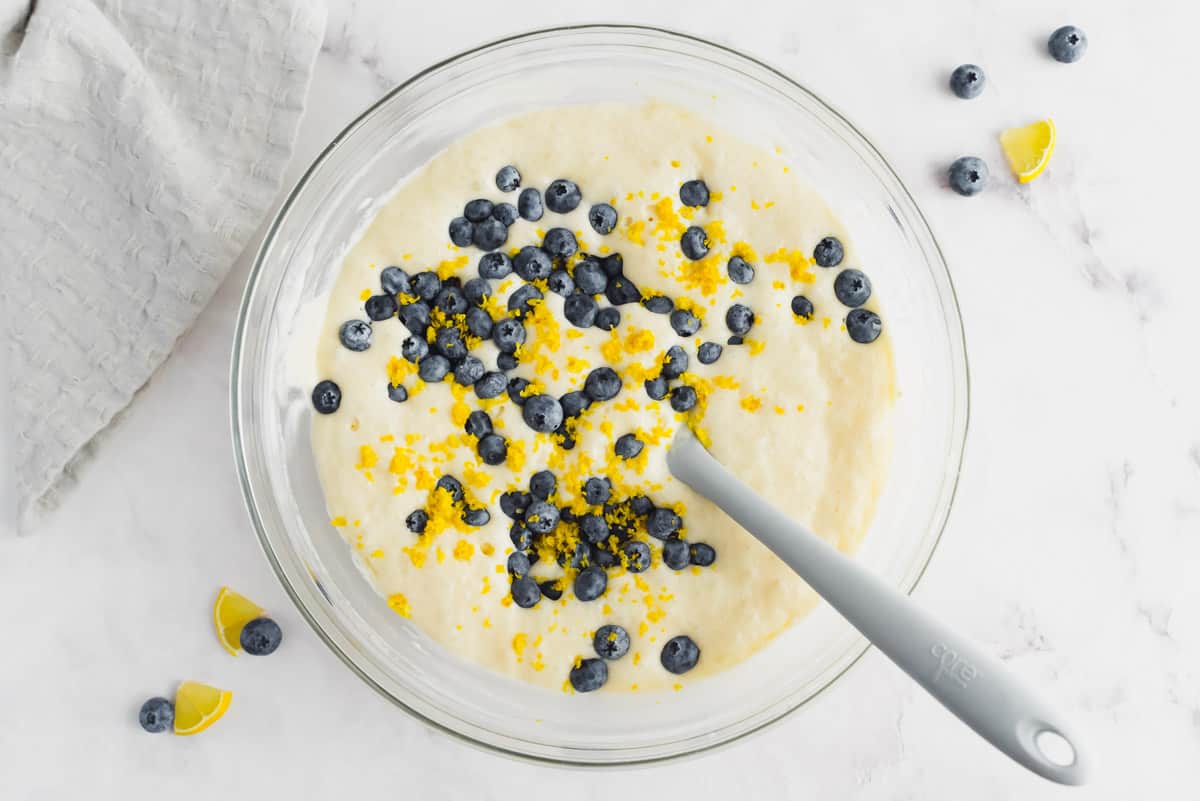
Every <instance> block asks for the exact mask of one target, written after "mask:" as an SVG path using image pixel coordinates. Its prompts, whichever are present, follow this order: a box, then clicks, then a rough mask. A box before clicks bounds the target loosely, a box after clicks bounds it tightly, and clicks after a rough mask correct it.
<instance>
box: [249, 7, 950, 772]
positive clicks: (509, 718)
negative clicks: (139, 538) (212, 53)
mask: <svg viewBox="0 0 1200 801" xmlns="http://www.w3.org/2000/svg"><path fill="white" fill-rule="evenodd" d="M647 99H657V100H663V101H667V102H671V103H675V104H678V105H682V106H685V107H689V108H692V109H694V110H696V111H698V112H700V113H701V114H703V115H705V116H707V117H709V118H711V119H713V120H714V122H716V124H718V125H719V126H720V127H722V128H724V129H726V130H730V131H731V132H732V133H735V134H737V135H739V136H741V137H742V138H744V139H747V140H750V141H753V142H759V143H762V144H771V145H782V146H783V148H784V151H785V152H786V154H787V156H788V158H789V162H790V163H791V164H792V165H793V169H794V170H795V171H796V172H797V174H798V176H799V177H800V178H801V179H802V180H805V181H807V182H808V183H809V184H811V185H812V186H814V187H815V188H816V190H817V191H818V192H819V193H820V194H821V195H822V196H823V197H824V198H825V199H826V201H827V202H828V203H829V205H830V206H831V207H832V209H833V210H834V213H835V214H836V215H837V216H838V217H840V219H841V220H842V222H843V223H844V224H845V225H846V227H847V230H849V231H850V232H851V234H852V236H853V237H854V241H855V246H856V249H857V251H858V252H859V253H860V254H861V255H862V261H863V263H865V264H867V265H869V267H870V271H871V279H872V281H873V282H874V284H875V286H876V288H877V291H878V292H879V294H880V297H881V298H883V299H884V300H885V303H886V310H887V314H886V320H887V325H888V330H889V332H890V334H891V337H892V339H893V343H894V347H895V358H896V370H897V376H898V387H899V391H900V396H899V398H898V400H897V405H896V442H895V448H894V454H895V456H894V459H893V465H892V470H891V477H890V479H889V482H888V485H887V488H886V489H885V491H884V495H883V497H882V499H881V502H880V505H879V508H878V512H877V514H876V518H875V522H874V524H873V526H872V528H871V530H870V532H869V533H868V535H867V537H866V540H865V542H864V544H863V546H862V548H861V550H860V551H859V553H858V555H857V558H858V559H859V560H861V561H862V562H863V563H865V564H866V565H867V566H868V567H870V568H871V569H872V570H874V571H875V572H877V573H878V574H880V575H883V576H886V577H887V579H888V580H889V581H891V582H893V583H894V584H895V585H896V586H898V587H900V588H901V589H903V590H905V591H909V590H911V589H912V588H913V586H914V585H915V584H916V582H917V580H918V579H919V578H920V576H921V573H922V571H923V570H924V569H925V566H926V564H927V563H928V560H929V558H930V555H931V554H932V552H933V549H934V547H935V545H936V543H937V540H938V537H939V536H940V534H941V531H942V527H943V525H944V524H945V522H946V517H947V514H948V513H949V510H950V504H951V500H952V497H953V495H954V487H955V483H956V481H957V477H958V471H959V464H960V460H961V456H962V449H963V440H964V436H965V433H966V426H967V365H966V357H965V351H964V344H963V333H962V326H961V323H960V320H959V313H958V306H957V304H956V302H955V298H954V291H953V288H952V286H951V283H950V276H949V274H948V272H947V269H946V264H945V262H944V261H943V258H942V254H941V253H940V252H939V250H938V247H937V244H936V243H935V241H934V238H933V234H932V233H931V232H930V230H929V226H928V224H927V223H926V221H925V219H924V218H923V217H922V215H921V212H920V211H919V210H918V209H917V206H916V204H915V203H914V202H913V199H912V197H911V195H910V194H909V193H908V191H907V190H906V189H905V187H904V185H903V184H902V183H901V182H900V179H899V178H898V177H897V176H896V174H895V172H894V171H893V170H892V168H891V167H890V166H888V163H887V162H886V161H885V160H884V158H883V157H882V156H881V155H880V154H879V152H878V151H877V150H876V149H875V148H874V147H873V146H872V145H871V144H870V143H869V142H868V141H867V140H866V139H865V138H864V137H863V136H862V134H860V133H859V132H858V131H857V130H855V128H854V127H853V126H852V125H850V123H849V122H847V121H846V120H845V119H844V118H843V117H842V116H841V115H840V114H838V113H837V112H836V111H834V110H833V109H832V108H830V107H829V106H828V105H827V104H826V103H824V102H823V101H821V100H820V99H819V98H817V97H816V96H814V95H813V94H812V93H811V92H809V91H807V90H806V89H804V88H803V87H802V86H800V85H799V84H797V83H796V82H794V81H792V80H791V79H789V78H788V77H787V76H785V75H783V74H781V73H779V72H778V71H776V70H774V69H772V68H770V67H768V66H766V65H764V64H762V63H760V62H758V61H755V60H753V59H750V58H747V57H746V56H743V55H741V54H739V53H736V52H734V51H732V50H729V49H728V48H724V47H720V46H718V45H714V44H711V43H708V42H705V41H701V40H699V39H695V38H692V37H689V36H684V35H681V34H677V33H671V32H668V31H662V30H654V29H648V28H638V27H622V26H585V27H570V28H557V29H554V30H545V31H538V32H534V33H529V34H525V35H522V36H516V37H513V38H510V39H505V40H503V41H499V42H496V43H494V44H489V45H486V46H483V47H480V48H477V49H474V50H471V51H468V52H466V53H463V54H462V55H459V56H456V57H455V58H452V59H450V60H449V61H445V62H443V63H441V64H437V65H435V66H433V67H431V68H429V69H427V70H425V71H424V72H422V73H421V74H419V75H417V76H416V77H414V78H412V79H411V80H409V81H408V82H406V83H405V84H403V85H402V86H400V87H398V88H396V89H395V90H393V91H392V92H390V93H389V94H388V95H387V96H386V97H384V98H383V99H382V100H380V101H379V102H378V103H376V104H375V105H374V106H373V107H371V108H370V109H368V110H367V111H366V113H364V114H363V115H362V116H361V117H359V118H358V119H357V120H355V121H354V122H353V123H352V124H351V125H350V126H349V127H348V128H346V130H345V131H343V132H342V133H341V134H340V135H339V136H338V137H337V139H335V140H334V141H333V142H332V143H331V144H330V145H329V147H328V148H326V150H325V152H323V153H322V154H321V155H320V157H319V158H318V159H317V160H316V162H315V163H314V164H313V165H312V167H310V168H309V170H308V172H307V173H305V175H304V177H303V178H302V179H301V180H300V182H299V184H297V186H296V188H295V189H294V190H292V192H291V194H290V195H289V196H288V198H287V202H286V203H284V205H283V208H282V209H280V211H279V214H278V216H277V217H276V218H275V220H274V222H273V224H272V225H271V228H270V231H269V232H268V234H267V237H266V239H265V240H264V242H263V245H262V248H261V250H260V251H259V253H258V257H257V259H256V261H255V264H254V268H253V271H252V272H251V274H250V279H249V282H248V285H247V287H246V293H245V297H244V300H243V303H242V309H241V314H240V317H239V319H238V326H237V336H236V340H235V343H234V357H233V381H232V403H233V436H234V440H235V451H236V454H237V462H238V470H239V471H240V474H241V481H242V487H243V490H244V493H245V498H246V504H247V506H248V508H249V511H250V517H251V519H252V521H253V524H254V527H255V530H256V531H257V532H258V536H259V539H260V540H261V542H262V546H263V549H264V550H265V552H266V555H267V558H268V559H269V560H270V562H271V565H272V566H273V567H274V568H275V572H276V573H277V574H278V575H279V579H280V581H282V582H283V585H284V587H285V589H286V590H287V592H288V594H289V595H291V597H292V600H293V601H295V603H296V606H297V607H298V608H299V609H300V611H301V613H302V614H303V615H304V617H305V618H306V619H307V620H308V622H309V623H310V624H311V625H312V627H313V629H314V630H315V631H316V632H317V634H318V635H319V636H320V637H321V638H322V639H323V640H324V641H325V642H326V644H328V645H329V647H330V648H331V649H332V650H333V651H334V653H336V654H337V655H338V656H339V657H340V658H341V659H342V661H343V662H345V664H346V666H347V667H348V668H350V669H351V670H353V671H354V672H355V673H357V674H358V675H359V676H361V677H362V679H363V680H364V681H366V682H367V683H368V684H370V685H371V686H372V687H374V688H375V689H376V690H377V691H378V692H379V694H380V695H382V696H383V697H384V698H387V699H388V700H390V701H392V702H393V703H395V704H396V705H397V706H399V707H401V708H402V709H404V710H406V711H407V712H409V713H410V714H412V715H413V716H414V717H416V718H418V719H420V720H422V721H424V722H426V723H428V724H430V725H432V726H435V727H437V728H439V729H442V730H444V731H446V732H448V733H451V734H453V735H456V736H458V737H460V738H462V739H464V740H466V741H469V742H472V743H475V744H478V745H481V746H485V747H487V748H491V749H494V750H497V751H501V752H504V753H508V754H512V755H515V756H521V757H525V758H531V759H536V760H543V761H547V762H555V763H570V764H585V765H617V764H630V763H641V762H651V761H656V760H662V759H668V758H671V757H678V756H681V755H685V754H690V753H695V752H697V751H702V750H704V749H707V748H712V747H714V746H718V745H721V744H724V743H728V742H730V741H732V740H735V739H737V738H739V737H742V736H744V735H746V734H749V733H750V732H753V731H757V730H759V729H762V728H763V727H764V726H766V725H767V724H769V723H771V722H773V721H777V720H779V719H780V718H781V717H783V716H784V715H787V714H788V713H790V712H793V711H795V710H796V709H797V708H799V707H800V706H802V705H803V704H804V703H805V702H806V701H808V700H809V699H811V698H812V697H813V696H815V695H816V694H817V693H819V692H820V691H821V690H823V689H824V688H826V687H828V686H829V685H830V684H832V683H833V682H834V681H835V680H836V679H837V678H838V677H839V676H841V675H842V674H843V673H844V672H845V671H846V670H847V668H849V667H850V665H851V664H853V663H854V662H855V660H857V659H858V658H859V657H860V656H861V655H862V653H863V652H864V650H865V649H866V643H865V641H864V640H863V639H862V637H861V636H859V635H858V633H857V632H856V631H855V630H854V629H853V628H851V626H850V625H849V624H847V623H846V622H845V621H844V620H842V619H841V617H839V616H838V615H837V613H835V612H833V611H832V610H831V609H829V608H828V607H827V606H825V605H822V606H820V607H818V608H817V609H816V610H815V611H814V612H813V613H812V614H810V615H809V616H807V617H806V618H804V619H802V620H801V621H800V622H799V623H797V624H796V625H795V626H794V627H793V628H791V629H790V630H788V631H787V632H786V633H784V634H782V635H780V636H779V637H777V638H776V639H775V640H774V641H772V642H771V643H770V644H769V645H767V646H766V647H765V648H764V649H763V650H762V651H761V652H759V653H758V654H757V655H755V656H754V657H753V658H751V659H750V660H748V661H746V662H744V663H743V664H741V665H740V666H738V667H736V668H734V669H732V670H729V671H728V672H725V673H722V674H719V675H717V676H713V677H711V678H708V679H705V680H703V681H699V682H695V683H693V684H691V685H690V686H689V687H688V688H687V690H686V691H684V692H669V691H668V692H665V693H662V694H653V693H645V692H638V693H619V692H613V693H596V694H593V695H567V694H564V693H560V692H557V691H547V690H544V689H539V688H535V687H532V686H529V685H526V684H523V683H519V682H517V681H515V680H511V679H507V678H504V677H501V676H498V675H496V674H493V673H490V672H488V671H486V670H484V669H482V668H478V667H475V666H473V665H469V664H466V663H464V662H462V661H460V660H458V659H457V658H455V657H452V656H451V655H449V654H448V653H446V652H445V651H443V650H442V649H441V648H440V647H439V646H438V645H436V644H435V643H434V642H433V641H432V640H431V639H429V638H428V637H426V636H425V635H423V634H422V633H421V631H419V630H418V629H416V628H415V627H413V626H412V625H411V624H410V623H409V622H408V621H407V620H406V619H404V618H401V617H399V616H398V615H396V614H394V613H393V612H392V611H391V610H390V609H388V608H387V605H386V604H385V602H384V600H383V599H382V598H381V597H380V596H378V595H377V594H376V593H375V591H374V589H373V588H372V587H371V586H370V584H369V583H368V581H367V580H366V579H365V578H364V576H363V574H362V573H361V572H360V571H359V569H358V568H357V567H356V566H355V563H354V561H353V560H352V558H351V550H350V548H348V547H347V545H346V544H345V542H344V541H343V540H342V538H341V537H340V536H339V535H338V534H337V532H336V531H335V530H334V529H332V528H331V527H330V526H329V524H328V517H327V514H326V510H325V506H324V501H323V496H322V492H321V487H320V484H319V482H318V480H317V476H316V471H315V466H314V463H313V456H312V452H311V447H310V443H309V422H310V417H309V415H310V414H311V412H312V410H311V405H310V401H309V393H310V391H311V387H312V382H313V375H312V369H313V368H312V365H311V362H312V361H313V358H312V353H313V351H312V341H313V336H314V333H313V332H314V331H315V329H316V327H317V324H319V322H320V320H321V319H322V316H323V311H324V301H323V299H322V297H323V294H324V293H325V292H326V291H327V290H328V288H329V286H330V284H331V283H332V281H333V279H334V276H335V274H336V271H337V269H338V268H339V265H340V263H341V258H342V254H343V253H344V251H345V250H346V249H347V248H348V246H349V245H350V244H351V243H352V242H353V241H354V240H355V239H356V237H357V236H358V235H359V234H360V232H361V231H362V230H363V228H364V226H365V224H366V223H367V222H368V221H369V220H370V219H371V217H372V216H373V214H374V212H375V210H376V209H377V208H378V207H379V205H380V203H381V202H382V200H383V199H385V198H386V197H387V196H388V194H389V193H390V192H391V191H392V189H393V188H394V187H395V185H396V184H397V183H398V182H399V181H400V180H402V179H403V178H404V177H405V176H407V175H409V174H410V173H411V172H412V171H414V170H415V169H417V168H418V167H420V166H421V165H422V164H424V163H425V162H426V161H428V160H429V159H430V158H431V157H432V156H434V155H435V154H436V153H438V152H439V151H441V150H442V149H443V148H445V147H446V145H447V144H449V143H450V142H452V141H453V140H455V139H458V138H459V137H461V136H463V135H464V134H466V133H468V132H469V131H472V130H474V129H476V128H478V127H480V126H482V125H485V124H489V123H493V122H495V121H497V120H498V119H501V118H503V117H507V116H510V115H513V114H517V113H520V112H522V111H527V110H531V109H535V108H543V107H546V106H553V105H558V104H567V103H572V104H575V103H595V102H638V101H641V100H647Z"/></svg>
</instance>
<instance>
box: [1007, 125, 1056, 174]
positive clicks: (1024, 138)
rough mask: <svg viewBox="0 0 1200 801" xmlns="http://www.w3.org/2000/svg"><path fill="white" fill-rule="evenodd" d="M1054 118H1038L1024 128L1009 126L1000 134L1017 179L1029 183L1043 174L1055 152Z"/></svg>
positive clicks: (1009, 163)
mask: <svg viewBox="0 0 1200 801" xmlns="http://www.w3.org/2000/svg"><path fill="white" fill-rule="evenodd" d="M1055 138H1056V135H1055V130H1054V120H1051V119H1045V120H1038V121H1037V122H1035V123H1033V124H1032V125H1026V126H1025V127H1024V128H1009V129H1008V130H1007V131H1005V132H1004V133H1002V134H1000V147H1001V148H1003V150H1004V155H1005V157H1007V158H1008V166H1009V167H1011V168H1012V171H1013V174H1014V175H1016V176H1017V180H1018V181H1020V182H1021V183H1023V184H1027V183H1029V182H1030V181H1032V180H1033V179H1034V178H1037V177H1038V176H1039V175H1041V174H1042V170H1044V169H1046V165H1047V164H1049V163H1050V156H1051V154H1053V153H1054V140H1055Z"/></svg>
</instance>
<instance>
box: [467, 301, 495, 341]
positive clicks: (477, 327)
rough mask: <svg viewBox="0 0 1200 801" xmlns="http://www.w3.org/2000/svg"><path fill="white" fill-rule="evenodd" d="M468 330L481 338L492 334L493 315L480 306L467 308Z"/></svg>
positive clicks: (486, 337)
mask: <svg viewBox="0 0 1200 801" xmlns="http://www.w3.org/2000/svg"><path fill="white" fill-rule="evenodd" d="M467 330H468V331H470V332H471V333H472V334H474V335H475V336H477V337H479V338H480V339H488V338H489V337H491V335H492V316H491V315H490V314H488V313H487V312H485V311H484V310H483V309H481V308H479V307H478V306H472V307H471V308H469V309H467Z"/></svg>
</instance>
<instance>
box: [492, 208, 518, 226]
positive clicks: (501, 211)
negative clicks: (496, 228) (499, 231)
mask: <svg viewBox="0 0 1200 801" xmlns="http://www.w3.org/2000/svg"><path fill="white" fill-rule="evenodd" d="M492 216H493V217H495V218H496V219H497V220H499V221H500V223H501V224H502V225H504V226H506V227H507V226H511V225H512V224H513V223H515V222H516V221H517V220H518V219H519V218H520V216H521V215H519V214H518V213H517V207H516V206H514V205H513V204H511V203H497V204H496V208H494V209H492Z"/></svg>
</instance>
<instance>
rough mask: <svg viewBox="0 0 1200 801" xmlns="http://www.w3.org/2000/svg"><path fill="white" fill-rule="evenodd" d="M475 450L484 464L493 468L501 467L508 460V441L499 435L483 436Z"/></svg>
mask: <svg viewBox="0 0 1200 801" xmlns="http://www.w3.org/2000/svg"><path fill="white" fill-rule="evenodd" d="M475 450H476V451H477V452H478V453H479V458H480V459H482V460H483V463H484V464H490V465H492V466H493V467H494V466H496V465H501V464H504V461H505V460H506V459H507V458H508V440H506V439H505V438H504V437H502V436H500V435H499V434H485V435H484V436H483V437H482V438H481V439H480V440H479V444H478V445H476V446H475Z"/></svg>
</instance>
